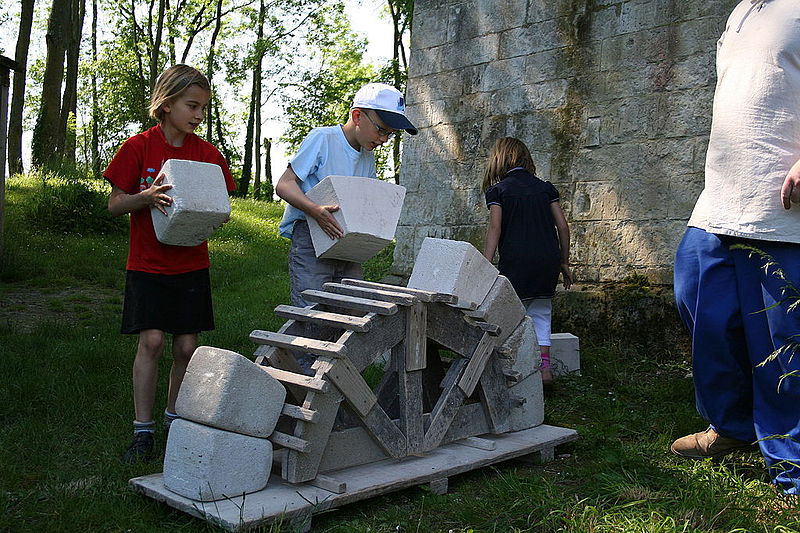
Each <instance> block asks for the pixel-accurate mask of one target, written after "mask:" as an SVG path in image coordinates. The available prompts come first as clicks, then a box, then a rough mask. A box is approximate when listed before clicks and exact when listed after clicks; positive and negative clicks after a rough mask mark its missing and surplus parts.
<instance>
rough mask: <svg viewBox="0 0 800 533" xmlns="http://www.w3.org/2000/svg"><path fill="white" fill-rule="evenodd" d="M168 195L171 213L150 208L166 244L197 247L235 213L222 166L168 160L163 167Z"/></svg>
mask: <svg viewBox="0 0 800 533" xmlns="http://www.w3.org/2000/svg"><path fill="white" fill-rule="evenodd" d="M161 173H162V174H163V175H164V184H165V185H172V188H171V189H170V190H168V191H167V192H166V194H167V195H168V196H170V197H172V205H171V206H169V207H167V208H166V211H167V216H164V214H163V213H162V212H161V211H159V210H158V209H156V208H151V209H150V214H151V216H152V219H153V228H154V229H155V231H156V238H158V240H159V241H161V242H163V243H164V244H172V245H176V246H197V245H198V244H200V243H201V242H203V241H205V240H206V239H208V238H209V237H211V234H212V233H214V230H215V229H216V228H218V227H220V226H221V225H222V224H223V223H225V221H226V220H228V218H229V217H230V214H231V203H230V200H229V199H228V188H227V186H226V184H225V176H223V174H222V169H221V168H220V167H219V165H214V164H212V163H200V162H198V161H186V160H183V159H168V160H167V162H166V163H164V166H163V167H161Z"/></svg>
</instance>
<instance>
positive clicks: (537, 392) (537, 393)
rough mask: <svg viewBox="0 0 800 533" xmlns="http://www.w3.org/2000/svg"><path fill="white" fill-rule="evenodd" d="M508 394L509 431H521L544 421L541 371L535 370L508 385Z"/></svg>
mask: <svg viewBox="0 0 800 533" xmlns="http://www.w3.org/2000/svg"><path fill="white" fill-rule="evenodd" d="M509 394H510V395H511V398H512V407H511V416H510V417H509V418H510V420H509V431H521V430H523V429H528V428H532V427H535V426H538V425H539V424H541V423H542V422H544V388H543V387H542V374H541V372H539V371H538V370H537V371H536V372H534V373H533V374H531V375H529V376H528V377H526V378H525V379H523V380H522V381H521V382H519V383H517V384H516V385H514V386H513V387H510V388H509ZM516 402H519V403H516Z"/></svg>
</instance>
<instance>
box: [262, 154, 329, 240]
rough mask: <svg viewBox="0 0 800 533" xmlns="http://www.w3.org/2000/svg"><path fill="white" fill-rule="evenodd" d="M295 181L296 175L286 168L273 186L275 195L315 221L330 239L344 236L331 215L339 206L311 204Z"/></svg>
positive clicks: (290, 168) (289, 168) (296, 179)
mask: <svg viewBox="0 0 800 533" xmlns="http://www.w3.org/2000/svg"><path fill="white" fill-rule="evenodd" d="M297 181H298V178H297V174H295V173H294V170H292V167H286V170H285V171H284V173H283V174H282V175H281V177H280V178H279V179H278V183H276V184H275V194H277V195H278V196H280V197H281V198H283V199H284V200H286V201H287V202H289V204H290V205H292V206H294V207H296V208H297V209H299V210H300V211H302V212H303V213H305V214H306V215H307V216H310V217H312V218H313V219H314V220H316V221H317V223H318V224H319V227H320V228H322V231H324V232H325V233H326V234H327V235H328V237H330V238H331V239H338V238H340V237H341V236H342V235H344V232H343V231H342V227H341V226H340V225H339V223H338V222H337V221H336V219H335V218H334V216H333V215H332V214H331V213H333V212H334V211H338V210H339V206H338V205H319V204H316V203H314V202H312V201H311V200H309V198H308V196H306V195H305V193H304V192H303V190H302V189H301V188H300V185H298V183H297Z"/></svg>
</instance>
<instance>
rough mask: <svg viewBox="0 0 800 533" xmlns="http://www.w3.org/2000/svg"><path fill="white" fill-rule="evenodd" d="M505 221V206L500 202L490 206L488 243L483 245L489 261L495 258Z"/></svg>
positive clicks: (485, 255) (484, 255)
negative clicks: (501, 205) (502, 224)
mask: <svg viewBox="0 0 800 533" xmlns="http://www.w3.org/2000/svg"><path fill="white" fill-rule="evenodd" d="M502 222H503V208H502V207H500V205H498V204H492V205H490V206H489V227H488V228H487V229H486V245H484V247H483V257H485V258H486V259H488V260H489V261H491V260H493V259H494V253H495V252H496V251H497V244H498V243H499V242H500V230H501V228H502V226H501V223H502Z"/></svg>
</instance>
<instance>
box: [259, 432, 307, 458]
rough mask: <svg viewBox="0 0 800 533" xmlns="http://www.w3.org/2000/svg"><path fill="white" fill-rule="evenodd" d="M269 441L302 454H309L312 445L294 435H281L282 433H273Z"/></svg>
mask: <svg viewBox="0 0 800 533" xmlns="http://www.w3.org/2000/svg"><path fill="white" fill-rule="evenodd" d="M269 441H270V442H272V443H273V444H277V445H278V446H283V447H284V448H288V449H290V450H295V451H297V452H301V453H304V452H307V451H308V450H309V448H311V443H310V442H308V441H307V440H304V439H299V438H297V437H295V436H293V435H287V434H286V433H281V432H280V431H273V432H272V434H271V435H270V436H269Z"/></svg>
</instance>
